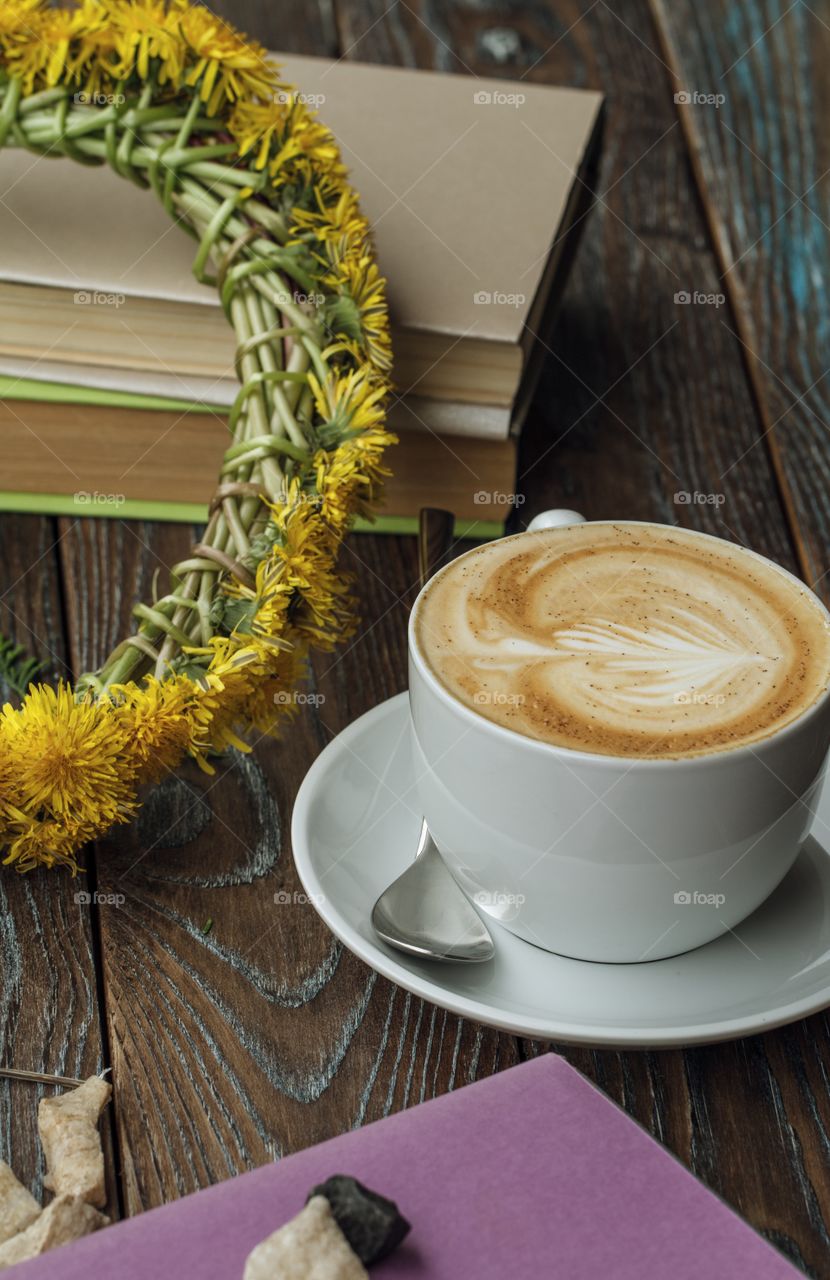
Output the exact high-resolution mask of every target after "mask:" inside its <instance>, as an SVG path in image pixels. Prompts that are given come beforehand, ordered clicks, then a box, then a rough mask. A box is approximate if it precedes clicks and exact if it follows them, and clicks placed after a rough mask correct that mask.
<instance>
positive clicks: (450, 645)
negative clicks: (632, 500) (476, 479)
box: [416, 524, 830, 757]
mask: <svg viewBox="0 0 830 1280" xmlns="http://www.w3.org/2000/svg"><path fill="white" fill-rule="evenodd" d="M416 627H417V638H418V644H419V648H420V649H421V652H422V653H423V654H424V656H425V657H426V659H427V661H428V662H429V664H430V666H431V667H432V668H433V670H434V672H435V674H436V675H437V677H438V678H439V680H441V682H442V683H443V684H444V685H445V686H446V687H447V688H448V689H449V691H450V692H451V693H453V694H454V695H455V696H456V697H458V698H459V699H460V700H461V701H462V702H464V703H466V704H467V705H469V706H471V707H473V708H474V709H475V710H476V711H478V712H479V713H480V714H483V715H485V716H487V717H488V718H489V719H492V720H495V721H496V722H497V723H500V724H503V725H505V726H507V727H508V728H512V729H515V730H517V731H518V732H520V733H524V734H529V735H531V736H533V737H537V738H540V739H542V740H544V741H547V742H552V743H554V744H558V745H561V746H569V747H573V748H576V749H577V750H587V751H596V752H599V753H602V754H611V755H641V754H649V755H654V756H656V757H666V756H668V757H671V756H678V755H694V754H700V753H705V752H708V751H714V750H719V749H724V748H727V747H731V746H736V745H739V744H740V743H744V742H751V741H754V740H755V739H758V738H761V737H764V736H766V735H767V734H768V733H769V732H771V731H772V730H773V729H775V728H778V727H780V726H782V725H784V724H786V723H787V722H788V721H790V720H792V719H795V717H796V716H797V715H799V714H800V713H801V712H802V711H803V710H805V709H806V708H807V707H809V706H810V705H811V704H812V703H813V702H814V701H815V700H816V699H817V697H818V696H819V695H820V694H821V692H822V691H823V690H824V689H825V687H826V686H827V683H828V678H829V677H830V629H829V628H828V622H827V618H826V615H825V614H824V611H823V610H822V609H821V608H820V607H819V605H818V604H817V602H816V601H815V600H814V599H813V598H812V597H811V596H810V595H809V593H808V592H807V591H806V590H805V589H803V588H801V587H800V585H799V584H798V583H796V582H795V581H794V580H793V579H791V578H790V577H788V576H787V575H785V574H784V573H782V572H780V571H779V570H777V569H776V568H775V567H774V566H772V565H769V564H767V563H766V562H764V561H760V560H758V559H757V558H756V557H755V556H752V555H751V554H749V553H748V552H745V551H743V550H742V549H741V548H738V547H733V546H731V545H730V544H729V543H726V542H723V541H721V540H719V539H714V538H707V537H704V536H702V535H699V534H691V533H687V532H685V531H682V530H677V529H672V528H669V527H665V526H659V525H635V524H619V525H611V524H592V525H574V526H571V527H569V528H565V529H552V530H545V531H543V532H540V533H535V534H525V535H520V536H518V537H515V538H506V539H502V540H501V541H500V542H497V543H491V544H489V545H488V546H485V547H481V548H478V549H476V550H475V551H473V552H470V553H468V554H467V555H466V556H462V557H461V558H460V559H459V560H457V561H455V562H454V563H453V564H452V565H450V566H449V568H448V569H445V570H444V571H443V573H441V574H439V575H438V577H437V578H436V579H435V581H434V582H433V583H432V584H430V586H429V587H428V589H427V591H426V592H425V594H424V596H423V598H422V601H421V604H420V606H419V610H418V617H417V622H416Z"/></svg>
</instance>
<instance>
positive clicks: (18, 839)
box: [3, 818, 110, 875]
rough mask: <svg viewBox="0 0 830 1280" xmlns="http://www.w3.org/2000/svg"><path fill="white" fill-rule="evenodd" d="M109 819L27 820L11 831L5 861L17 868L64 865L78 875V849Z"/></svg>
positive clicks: (101, 830)
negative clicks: (72, 820)
mask: <svg viewBox="0 0 830 1280" xmlns="http://www.w3.org/2000/svg"><path fill="white" fill-rule="evenodd" d="M109 826H110V824H109V823H107V822H104V821H102V822H97V823H90V824H86V825H82V824H79V823H72V822H66V821H60V820H56V819H54V818H46V819H43V820H36V821H28V822H26V823H23V824H21V825H20V827H19V828H18V829H17V830H16V831H15V832H14V833H13V834H12V836H11V837H10V838H9V840H8V849H7V852H6V856H5V858H4V859H3V863H4V865H6V866H14V868H15V870H16V871H21V872H23V871H33V870H34V868H35V867H54V866H62V867H66V869H67V870H69V871H71V872H72V874H73V875H75V874H76V873H77V872H78V871H79V870H80V868H79V866H78V862H77V857H76V855H77V853H78V850H79V849H80V848H81V847H82V846H83V845H85V844H88V843H89V842H90V841H91V840H95V839H96V838H97V837H98V836H102V835H104V834H105V833H106V831H107V830H108V829H109Z"/></svg>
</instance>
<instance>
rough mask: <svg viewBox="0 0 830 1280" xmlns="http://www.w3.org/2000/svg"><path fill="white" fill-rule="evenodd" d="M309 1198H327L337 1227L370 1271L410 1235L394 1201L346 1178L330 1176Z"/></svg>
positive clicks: (313, 1188) (404, 1219) (341, 1175)
mask: <svg viewBox="0 0 830 1280" xmlns="http://www.w3.org/2000/svg"><path fill="white" fill-rule="evenodd" d="M311 1196H325V1197H326V1199H327V1200H328V1202H329V1205H330V1206H331V1211H332V1213H333V1214H334V1218H335V1221H336V1223H337V1225H338V1226H339V1228H340V1230H341V1231H342V1232H343V1235H344V1236H345V1237H346V1239H347V1240H348V1242H349V1244H350V1245H351V1246H352V1249H353V1250H354V1252H355V1253H356V1254H357V1256H358V1258H360V1261H361V1262H362V1263H363V1264H364V1266H367V1267H370V1266H371V1265H372V1263H373V1262H379V1261H380V1259H381V1258H385V1257H386V1255H387V1254H388V1253H391V1252H392V1250H393V1249H397V1247H398V1245H399V1244H400V1242H401V1241H402V1240H403V1238H404V1236H405V1235H406V1234H407V1232H408V1231H409V1223H408V1222H407V1220H406V1218H404V1216H403V1215H402V1214H401V1213H400V1211H399V1209H398V1206H397V1205H396V1204H395V1202H394V1200H387V1199H386V1197H385V1196H381V1195H378V1193H377V1191H370V1189H369V1188H368V1187H364V1185H363V1183H362V1182H358V1180H357V1178H351V1177H349V1176H348V1175H346V1174H343V1173H335V1174H332V1176H331V1177H330V1178H326V1181H325V1182H321V1183H320V1185H319V1186H317V1187H312V1189H311V1191H310V1192H309V1198H311Z"/></svg>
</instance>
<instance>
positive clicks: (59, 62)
mask: <svg viewBox="0 0 830 1280" xmlns="http://www.w3.org/2000/svg"><path fill="white" fill-rule="evenodd" d="M15 7H16V6H15ZM17 18H18V20H19V26H18V27H17V28H16V30H14V32H13V34H12V38H11V39H7V40H5V41H4V45H5V49H6V61H7V65H8V71H9V74H10V75H11V76H14V77H16V78H17V79H19V80H20V81H21V82H22V85H23V92H24V93H26V94H29V93H32V92H33V90H35V89H43V88H52V87H54V86H55V85H57V84H60V83H62V82H64V83H68V84H76V83H79V82H80V81H81V79H83V78H85V76H86V73H87V71H88V64H89V61H90V59H91V58H92V57H93V56H94V55H93V51H92V48H91V46H90V45H89V44H88V43H87V44H85V45H84V47H83V48H82V49H79V48H78V47H77V45H78V39H79V37H80V36H82V35H83V36H85V37H86V38H87V40H88V38H89V37H90V36H92V35H93V34H94V33H95V32H96V31H99V30H100V29H101V28H103V27H104V25H105V23H106V14H105V11H104V9H103V6H102V5H101V4H100V3H98V0H84V3H83V4H82V5H80V6H79V7H78V8H73V9H52V8H48V9H44V8H40V7H38V8H37V9H34V8H33V9H30V10H28V11H24V12H23V13H22V14H18V15H17Z"/></svg>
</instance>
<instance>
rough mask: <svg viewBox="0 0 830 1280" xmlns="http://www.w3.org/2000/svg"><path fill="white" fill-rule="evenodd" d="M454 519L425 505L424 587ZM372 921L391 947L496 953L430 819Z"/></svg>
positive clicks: (464, 954) (480, 956)
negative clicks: (449, 867) (445, 858)
mask: <svg viewBox="0 0 830 1280" xmlns="http://www.w3.org/2000/svg"><path fill="white" fill-rule="evenodd" d="M453 523H454V521H453V517H452V515H451V514H450V512H449V511H441V510H439V509H438V508H436V507H424V508H423V509H422V510H421V516H420V525H419V529H418V567H419V570H420V575H421V586H423V585H424V584H425V583H426V582H427V581H428V580H429V578H431V577H432V574H433V573H434V572H435V571H436V569H438V568H440V567H441V564H442V563H443V562H444V561H445V559H446V556H447V552H448V550H449V548H450V546H451V545H452V538H453ZM372 925H373V927H374V930H375V932H376V933H377V934H378V936H379V937H381V938H382V939H383V941H384V942H388V943H389V945H390V946H392V947H397V948H398V950H399V951H406V952H408V953H409V954H410V955H415V956H422V957H424V958H426V959H429V960H461V961H467V962H471V961H472V962H480V961H482V960H490V959H491V958H492V957H493V955H494V954H495V947H494V946H493V939H492V938H491V937H490V933H489V931H488V930H487V928H486V926H485V925H484V924H483V922H482V921H481V919H480V918H479V916H478V914H477V912H476V911H475V910H474V909H473V907H472V906H471V905H470V903H469V902H468V901H467V899H466V897H465V896H464V894H463V893H462V891H461V890H460V889H459V887H458V885H457V884H456V883H455V881H454V880H453V878H452V876H451V875H450V873H449V871H448V870H447V868H446V867H445V865H444V862H443V860H442V858H441V854H440V853H439V852H438V849H437V847H436V845H435V841H434V840H433V838H432V836H431V835H430V833H429V828H428V827H427V824H426V822H423V823H422V825H421V835H420V838H419V840H418V849H417V851H416V854H415V861H414V862H413V863H412V865H411V866H409V867H407V869H406V871H404V873H403V875H400V876H398V878H397V880H395V881H394V882H393V883H392V884H390V886H389V888H388V889H386V890H384V892H383V893H382V894H381V895H380V897H379V898H378V900H377V902H376V903H375V905H374V907H373V909H372Z"/></svg>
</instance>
